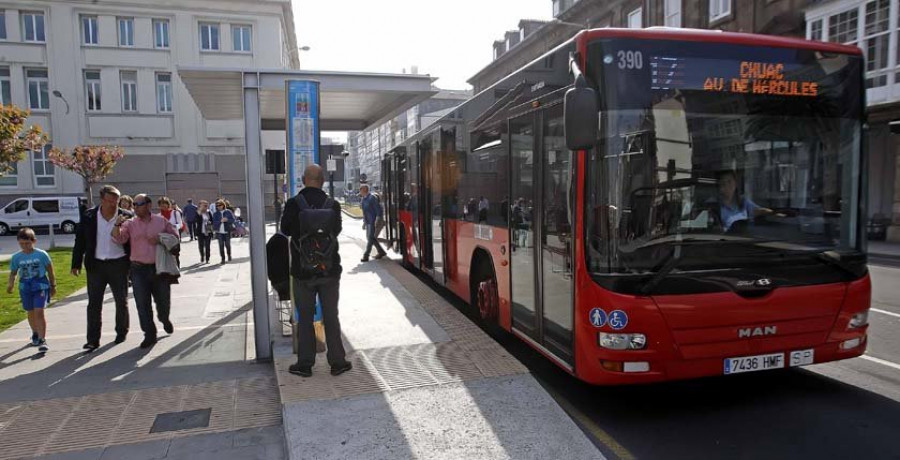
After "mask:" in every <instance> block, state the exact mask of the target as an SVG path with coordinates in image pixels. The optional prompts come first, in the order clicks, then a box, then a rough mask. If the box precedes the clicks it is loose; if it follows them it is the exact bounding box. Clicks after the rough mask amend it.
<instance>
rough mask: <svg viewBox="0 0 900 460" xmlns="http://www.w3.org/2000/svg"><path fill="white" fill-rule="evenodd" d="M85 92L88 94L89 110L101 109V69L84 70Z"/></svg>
mask: <svg viewBox="0 0 900 460" xmlns="http://www.w3.org/2000/svg"><path fill="white" fill-rule="evenodd" d="M84 94H85V95H86V96H87V103H86V104H87V109H88V112H97V111H99V110H100V107H101V106H100V71H97V70H85V71H84Z"/></svg>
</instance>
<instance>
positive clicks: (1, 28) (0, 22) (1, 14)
mask: <svg viewBox="0 0 900 460" xmlns="http://www.w3.org/2000/svg"><path fill="white" fill-rule="evenodd" d="M0 40H6V11H5V10H0Z"/></svg>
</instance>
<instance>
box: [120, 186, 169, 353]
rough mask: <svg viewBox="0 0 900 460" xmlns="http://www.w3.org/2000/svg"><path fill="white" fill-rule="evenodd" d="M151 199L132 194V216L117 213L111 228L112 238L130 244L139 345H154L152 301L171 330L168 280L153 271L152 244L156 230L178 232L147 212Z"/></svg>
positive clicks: (143, 195) (156, 236)
mask: <svg viewBox="0 0 900 460" xmlns="http://www.w3.org/2000/svg"><path fill="white" fill-rule="evenodd" d="M152 204H153V200H152V199H151V198H150V197H149V196H147V195H146V194H143V193H142V194H140V195H137V196H135V197H134V212H135V215H136V217H135V218H134V219H127V218H125V216H119V218H118V220H117V221H116V224H115V226H114V227H113V230H112V236H113V240H114V241H116V242H117V243H119V244H125V243H130V244H131V254H130V260H131V283H132V287H133V288H134V303H136V304H137V310H138V317H139V318H140V320H141V330H143V331H144V341H143V342H141V348H149V347H152V346H153V345H154V344H156V323H154V322H153V301H156V314H157V317H158V318H159V321H160V322H161V323H162V324H163V328H164V329H165V331H166V333H168V334H171V333H172V332H173V331H174V327H173V326H172V322H171V321H169V308H170V306H171V298H172V286H171V284H170V282H169V281H168V280H166V279H164V278H161V277H159V276H157V274H156V245H157V244H159V235H160V233H168V234H170V235H174V236H176V237H178V236H179V235H178V231H177V230H175V227H174V226H172V224H171V223H170V222H169V221H168V220H166V218H164V217H162V216H160V215H157V214H151V213H150V206H151V205H152Z"/></svg>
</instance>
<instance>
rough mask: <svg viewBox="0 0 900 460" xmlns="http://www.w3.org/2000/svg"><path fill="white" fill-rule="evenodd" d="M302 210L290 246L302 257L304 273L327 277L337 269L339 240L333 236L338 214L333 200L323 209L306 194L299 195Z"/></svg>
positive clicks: (326, 201) (329, 200) (324, 205)
mask: <svg viewBox="0 0 900 460" xmlns="http://www.w3.org/2000/svg"><path fill="white" fill-rule="evenodd" d="M297 204H298V206H299V207H300V212H299V219H298V220H299V224H300V225H299V226H300V228H299V229H298V231H297V232H295V233H294V235H295V236H294V238H291V244H292V245H293V246H294V250H295V251H296V253H297V254H299V257H300V265H301V267H302V268H303V271H304V272H306V273H309V274H311V275H312V276H313V277H316V276H327V275H329V274H330V273H331V270H332V268H333V267H334V259H335V257H334V256H335V253H337V248H338V241H337V235H335V234H334V228H335V226H336V225H335V224H336V222H335V220H336V219H337V217H338V216H337V213H336V212H335V211H334V209H332V207H333V206H334V200H332V199H331V198H327V199H326V200H325V203H324V204H323V205H322V207H321V208H313V207H312V206H310V205H309V203H308V202H307V201H306V198H304V197H303V195H300V194H298V195H297Z"/></svg>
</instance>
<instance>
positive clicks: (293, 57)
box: [0, 0, 299, 205]
mask: <svg viewBox="0 0 900 460" xmlns="http://www.w3.org/2000/svg"><path fill="white" fill-rule="evenodd" d="M0 56H2V59H0V89H2V92H0V97H2V102H3V103H4V104H7V103H12V104H15V105H18V106H20V107H23V108H28V109H30V110H31V117H30V118H29V122H31V123H34V124H38V125H40V126H42V127H43V128H44V130H45V131H46V132H47V133H48V135H49V137H50V139H51V142H52V145H54V146H58V147H61V148H71V147H73V146H76V145H86V144H111V145H119V146H121V147H122V148H123V149H124V150H125V158H124V159H123V160H122V161H121V162H120V163H119V164H117V165H116V168H115V172H114V173H113V175H111V176H110V177H109V178H108V180H107V182H109V183H112V184H115V185H117V186H118V187H119V188H120V189H121V190H122V191H123V193H128V194H135V193H140V192H145V193H150V194H151V195H153V196H161V195H169V196H171V197H173V198H175V199H176V200H178V201H179V202H184V200H186V199H187V198H188V197H192V198H195V199H199V198H206V199H212V198H215V197H219V196H221V197H225V198H227V199H229V200H231V201H232V202H233V203H234V204H236V205H245V199H244V196H245V190H246V187H245V166H244V156H243V150H244V149H243V123H242V122H241V121H227V122H222V121H208V120H205V119H203V117H202V116H201V115H200V112H199V110H198V109H197V107H196V106H195V105H194V103H193V101H192V100H191V98H190V95H189V94H188V93H187V90H186V89H185V87H184V86H183V85H182V84H181V82H180V80H179V77H178V72H177V69H178V68H179V67H213V68H298V67H299V61H298V59H299V57H298V55H297V46H296V37H295V32H294V21H293V14H292V12H291V0H219V1H212V0H155V1H153V2H146V1H139V0H116V1H104V0H97V1H92V2H84V1H40V0H27V1H19V0H0ZM82 193H83V186H82V181H81V178H80V177H78V176H76V175H74V174H72V173H69V172H65V171H61V170H59V169H58V168H54V167H53V165H51V164H50V163H49V161H47V158H46V152H32V153H30V154H29V155H28V157H27V158H26V159H25V161H22V162H20V163H19V164H18V165H17V166H16V171H15V172H14V174H10V175H7V176H4V177H3V178H0V203H4V202H6V201H9V200H11V199H12V198H15V197H18V196H23V195H81V194H82Z"/></svg>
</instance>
